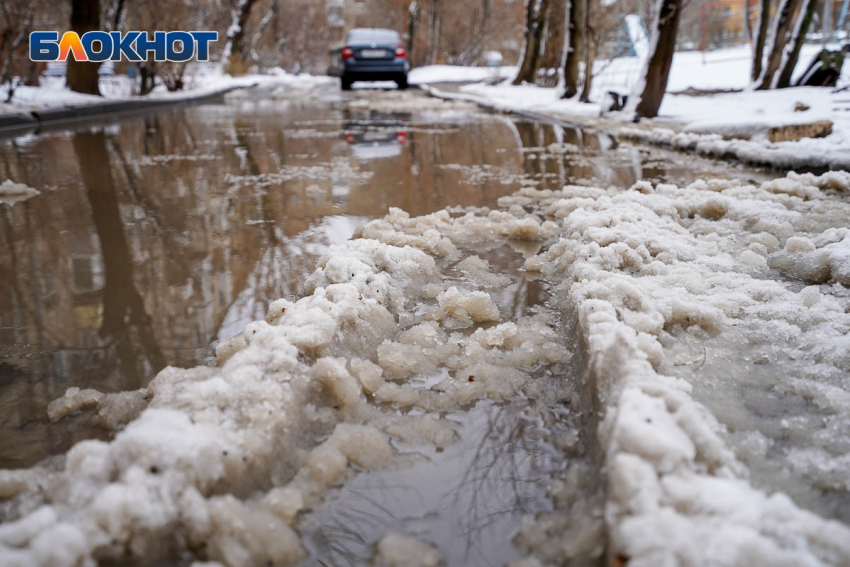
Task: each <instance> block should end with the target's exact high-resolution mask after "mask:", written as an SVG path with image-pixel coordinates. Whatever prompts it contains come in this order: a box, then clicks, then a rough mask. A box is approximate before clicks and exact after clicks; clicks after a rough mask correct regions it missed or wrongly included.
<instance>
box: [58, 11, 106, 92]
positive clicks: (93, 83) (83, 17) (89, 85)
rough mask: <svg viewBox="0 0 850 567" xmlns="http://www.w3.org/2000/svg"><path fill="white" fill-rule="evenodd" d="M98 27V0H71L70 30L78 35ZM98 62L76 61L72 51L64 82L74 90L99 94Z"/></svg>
mask: <svg viewBox="0 0 850 567" xmlns="http://www.w3.org/2000/svg"><path fill="white" fill-rule="evenodd" d="M98 29H100V0H71V31H75V32H77V33H78V34H79V35H80V36H82V35H83V34H84V33H86V32H89V31H94V30H98ZM98 67H100V63H94V62H91V61H77V60H76V59H75V58H74V56H73V53H71V54H70V55H69V58H68V72H67V75H66V79H65V81H66V84H67V85H68V88H69V89H71V90H72V91H74V92H78V93H85V94H93V95H100V89H98V86H97V69H98Z"/></svg>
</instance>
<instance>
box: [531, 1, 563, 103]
mask: <svg viewBox="0 0 850 567" xmlns="http://www.w3.org/2000/svg"><path fill="white" fill-rule="evenodd" d="M566 16H567V0H550V2H549V14H548V15H547V16H546V43H545V45H544V47H543V53H542V54H541V55H540V65H539V68H540V69H543V70H544V71H546V73H545V74H544V75H543V76H538V77H537V78H536V79H535V82H536V83H537V84H538V85H540V86H543V87H554V86H556V85H557V84H558V78H559V75H560V74H561V73H563V61H562V58H563V53H564V41H565V39H566V32H567V29H566V27H567V22H566ZM550 71H554V72H550Z"/></svg>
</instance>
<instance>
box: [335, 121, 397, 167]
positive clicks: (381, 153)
mask: <svg viewBox="0 0 850 567" xmlns="http://www.w3.org/2000/svg"><path fill="white" fill-rule="evenodd" d="M343 132H344V133H343V135H342V137H343V139H344V140H345V141H346V143H347V144H348V145H349V146H351V151H352V154H353V155H354V157H356V158H357V159H363V160H367V159H378V158H388V157H396V156H400V155H401V149H402V146H404V144H405V143H407V129H406V127H405V125H404V123H403V122H400V121H397V120H386V121H369V122H347V123H346V124H345V127H344V130H343Z"/></svg>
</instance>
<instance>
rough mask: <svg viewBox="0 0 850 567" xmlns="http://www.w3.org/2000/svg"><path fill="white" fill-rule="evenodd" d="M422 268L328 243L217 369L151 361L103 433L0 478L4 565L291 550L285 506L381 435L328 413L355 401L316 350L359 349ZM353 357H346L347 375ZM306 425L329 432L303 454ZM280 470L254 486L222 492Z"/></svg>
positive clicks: (364, 463) (84, 397) (339, 366)
mask: <svg viewBox="0 0 850 567" xmlns="http://www.w3.org/2000/svg"><path fill="white" fill-rule="evenodd" d="M437 275H438V273H437V271H436V268H435V263H434V260H433V259H432V258H431V257H429V256H428V255H426V254H425V253H423V252H421V251H419V250H415V249H412V248H397V247H393V246H388V245H385V244H381V243H378V242H375V241H370V240H357V241H354V242H351V243H348V244H347V245H346V246H344V247H340V246H335V247H331V249H330V251H329V252H328V253H327V255H326V256H325V258H324V259H323V261H322V264H321V267H320V268H319V270H318V271H317V272H316V273H315V274H314V275H313V276H312V278H311V279H310V281H309V282H308V284H309V285H310V286H312V287H313V288H314V291H313V292H312V293H311V294H310V295H308V296H306V297H304V298H302V299H300V300H298V301H296V302H294V303H293V302H289V301H286V300H279V301H277V302H274V303H273V304H272V305H271V307H270V311H269V315H268V317H267V319H266V321H257V322H254V323H251V324H250V325H248V327H247V328H246V329H245V332H244V333H243V334H241V335H239V336H238V337H236V338H234V339H232V340H231V341H229V342H227V343H224V344H222V345H220V346H219V348H218V351H217V355H218V363H219V367H217V368H213V367H198V368H193V369H188V370H182V369H177V368H167V369H165V370H164V371H162V372H161V373H160V374H159V375H158V376H157V377H156V378H155V379H154V380H153V381H152V382H151V383H150V384H149V385H148V387H147V388H146V389H145V390H144V391H140V393H139V395H140V396H142V397H143V398H145V399H149V403H148V404H147V408H146V409H144V411H141V414H140V415H139V416H138V418H136V419H134V420H132V421H130V423H129V425H127V427H126V429H124V430H123V431H120V432H119V433H117V435H116V436H115V439H114V440H113V441H111V442H109V443H106V442H101V441H84V442H82V443H78V444H77V445H75V446H74V447H73V448H72V449H71V451H70V452H69V453H68V455H67V457H66V458H65V459H64V461H65V462H64V466H63V467H61V468H60V470H58V471H56V472H51V471H49V470H45V469H43V468H40V467H36V468H35V469H33V470H31V471H8V472H4V473H3V474H2V475H0V494H2V495H3V496H4V497H7V498H8V497H13V496H14V498H13V499H12V500H11V501H10V503H7V505H6V507H5V508H4V510H3V516H4V518H6V519H15V518H16V519H15V520H14V521H9V522H7V523H5V524H3V525H2V526H0V556H2V558H3V563H4V565H10V566H14V565H20V566H32V565H51V566H66V565H67V566H72V565H79V564H81V563H82V562H84V561H91V559H92V558H94V557H97V558H98V560H105V559H109V558H111V559H114V560H121V559H122V558H126V557H134V558H144V559H145V560H146V561H153V560H154V559H155V558H158V557H166V556H169V555H170V554H171V553H173V552H174V551H175V550H180V549H186V548H188V549H189V550H191V551H194V552H196V553H198V554H199V555H201V556H203V557H206V558H209V559H212V560H216V561H221V562H223V563H224V564H227V565H232V566H236V565H248V564H259V563H265V562H267V561H268V562H273V563H278V564H291V563H293V562H294V561H295V560H297V559H299V558H300V557H301V556H302V555H303V550H302V548H301V544H300V541H299V538H298V536H297V535H296V533H295V532H294V531H293V530H292V528H291V527H290V524H291V522H292V518H293V517H294V515H295V513H296V512H297V510H298V509H299V508H300V507H302V506H304V505H309V504H310V502H311V501H313V500H314V499H316V498H318V497H319V496H320V495H321V494H322V493H323V492H324V490H325V489H326V487H327V486H328V485H329V484H331V483H333V482H337V481H338V480H339V479H340V478H341V477H342V476H344V475H345V473H346V469H347V465H348V463H349V462H353V463H355V464H357V465H358V466H360V467H363V468H371V467H375V466H379V465H381V464H382V463H383V462H386V460H387V459H388V458H389V455H390V448H389V445H388V441H387V437H386V434H384V433H381V432H379V431H378V430H377V429H374V428H373V427H370V426H366V425H356V424H345V423H338V421H339V419H340V418H336V417H335V415H336V414H337V413H342V414H345V412H349V413H351V412H353V413H355V414H356V412H357V411H359V409H358V408H359V405H358V404H359V403H360V402H361V398H362V397H363V394H362V392H361V390H360V386H359V384H358V383H357V381H356V380H355V378H354V377H352V376H351V374H350V373H349V371H348V370H347V369H346V360H345V359H340V360H338V359H335V358H328V357H333V356H335V355H340V354H346V355H348V356H349V357H351V358H352V360H354V359H355V358H356V355H357V354H358V353H363V354H364V355H366V356H371V355H372V354H373V353H374V351H375V349H376V348H377V346H378V345H379V344H381V343H382V342H383V341H385V340H387V339H391V338H393V337H394V336H395V334H396V333H397V331H398V325H397V323H396V318H397V317H398V316H399V315H400V313H401V312H402V311H403V309H404V304H405V302H406V301H407V299H408V298H415V297H416V295H417V293H418V290H420V289H421V288H422V286H423V285H425V284H427V283H428V282H430V281H432V280H433V279H434V278H435V277H436V276H437ZM364 364H365V363H359V364H356V363H354V362H352V367H351V368H352V371H353V372H355V373H356V374H357V375H359V376H361V378H363V377H364V375H365V374H368V372H369V371H368V369H364ZM311 377H312V379H311ZM317 387H318V388H319V390H318V391H317ZM322 392H324V393H322ZM110 396H114V395H110ZM110 396H103V395H98V393H96V392H92V391H76V390H73V389H72V390H71V391H69V393H68V394H67V395H66V396H65V397H64V398H61V399H60V400H58V401H57V402H56V403H54V404H51V417H54V418H57V417H61V415H63V414H64V413H68V412H71V411H77V410H79V409H82V408H84V407H86V406H91V405H96V406H98V407H99V408H100V413H103V412H104V411H106V412H107V413H109V410H108V409H106V408H107V407H108V406H109V405H110V404H109V401H110V399H111V398H110ZM116 401H117V402H119V403H120V404H122V405H127V400H126V399H124V398H121V399H118V400H116ZM334 408H337V409H334ZM118 413H121V412H118ZM132 413H133V412H124V414H125V416H126V417H127V418H128V419H132V417H133V415H132ZM135 413H138V411H136V412H135ZM354 421H358V420H357V419H356V418H354ZM109 425H110V426H113V427H115V428H118V427H120V423H114V422H110V423H109ZM310 431H314V432H318V433H319V434H321V432H323V431H325V432H329V433H330V435H329V437H328V438H327V440H326V441H324V442H322V443H321V444H318V445H317V446H316V447H315V448H313V449H312V450H310V449H309V445H308V447H307V450H306V451H305V449H302V448H299V447H298V445H297V441H298V438H297V437H296V434H297V433H298V432H301V433H302V435H305V436H307V437H308V438H309V437H310V435H309V433H310ZM282 432H289V433H288V434H287V435H282ZM314 435H315V433H314ZM293 473H294V476H293ZM289 478H291V479H292V480H291V481H290V482H289V483H288V484H286V486H285V487H282V488H280V489H275V490H272V491H271V492H269V493H267V494H265V495H262V493H261V497H260V498H259V499H258V498H246V499H245V500H241V499H239V498H237V497H241V498H245V497H247V496H248V495H249V494H251V492H252V491H253V490H255V489H256V488H262V487H264V486H268V485H269V483H270V482H272V483H274V482H275V479H280V480H284V481H285V480H286V479H289ZM280 480H278V481H277V482H280Z"/></svg>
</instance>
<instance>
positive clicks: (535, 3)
mask: <svg viewBox="0 0 850 567" xmlns="http://www.w3.org/2000/svg"><path fill="white" fill-rule="evenodd" d="M549 1H550V0H528V1H527V3H526V16H525V39H524V46H525V47H524V49H523V55H522V61H521V63H520V67H519V72H518V73H517V76H516V78H514V82H513V84H515V85H521V84H522V83H533V82H534V79H535V78H536V77H537V69H538V68H539V66H540V52H541V50H542V47H543V34H544V31H545V29H546V13H547V12H548V10H549Z"/></svg>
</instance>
